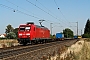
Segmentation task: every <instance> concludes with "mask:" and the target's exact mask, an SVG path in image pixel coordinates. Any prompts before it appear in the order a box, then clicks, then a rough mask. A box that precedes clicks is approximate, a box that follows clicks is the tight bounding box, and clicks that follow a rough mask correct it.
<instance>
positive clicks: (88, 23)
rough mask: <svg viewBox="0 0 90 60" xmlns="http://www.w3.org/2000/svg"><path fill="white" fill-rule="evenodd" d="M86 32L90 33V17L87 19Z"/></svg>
mask: <svg viewBox="0 0 90 60" xmlns="http://www.w3.org/2000/svg"><path fill="white" fill-rule="evenodd" d="M86 33H88V34H90V20H89V19H88V20H87V23H86V25H85V30H84V34H86Z"/></svg>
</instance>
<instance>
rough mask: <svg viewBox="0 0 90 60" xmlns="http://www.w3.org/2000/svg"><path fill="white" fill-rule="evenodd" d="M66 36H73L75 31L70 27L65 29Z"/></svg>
mask: <svg viewBox="0 0 90 60" xmlns="http://www.w3.org/2000/svg"><path fill="white" fill-rule="evenodd" d="M63 34H64V37H66V38H73V31H72V30H71V29H69V28H66V29H65V30H63Z"/></svg>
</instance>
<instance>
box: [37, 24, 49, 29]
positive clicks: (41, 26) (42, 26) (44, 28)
mask: <svg viewBox="0 0 90 60" xmlns="http://www.w3.org/2000/svg"><path fill="white" fill-rule="evenodd" d="M35 26H36V27H39V28H44V29H48V28H47V27H45V26H39V25H35Z"/></svg>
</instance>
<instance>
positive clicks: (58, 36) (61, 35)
mask: <svg viewBox="0 0 90 60" xmlns="http://www.w3.org/2000/svg"><path fill="white" fill-rule="evenodd" d="M56 39H57V40H64V34H63V33H56Z"/></svg>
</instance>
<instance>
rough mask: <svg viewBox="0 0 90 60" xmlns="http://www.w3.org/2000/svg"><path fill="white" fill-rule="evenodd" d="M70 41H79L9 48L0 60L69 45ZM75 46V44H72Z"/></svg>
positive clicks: (1, 54) (4, 51) (2, 51)
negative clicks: (51, 47)
mask: <svg viewBox="0 0 90 60" xmlns="http://www.w3.org/2000/svg"><path fill="white" fill-rule="evenodd" d="M69 41H77V40H65V41H56V42H51V43H46V44H38V45H29V46H17V47H14V48H9V49H4V50H3V49H2V50H1V51H0V59H7V58H10V57H14V56H16V55H17V56H18V55H20V54H24V53H27V52H32V51H36V50H40V49H45V48H48V47H50V46H54V45H58V44H59V45H60V44H61V45H65V44H68V45H69V43H68V42H69ZM74 43H75V42H74ZM72 44H73V43H72Z"/></svg>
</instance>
